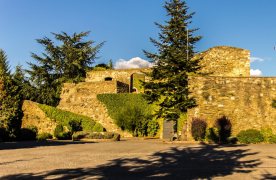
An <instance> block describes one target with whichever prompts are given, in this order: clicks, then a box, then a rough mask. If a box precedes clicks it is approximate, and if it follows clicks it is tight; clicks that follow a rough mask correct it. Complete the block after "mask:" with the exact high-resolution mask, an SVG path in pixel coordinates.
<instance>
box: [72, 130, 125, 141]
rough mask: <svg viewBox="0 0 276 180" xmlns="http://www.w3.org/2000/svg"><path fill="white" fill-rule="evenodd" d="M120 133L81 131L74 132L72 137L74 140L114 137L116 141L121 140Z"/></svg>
mask: <svg viewBox="0 0 276 180" xmlns="http://www.w3.org/2000/svg"><path fill="white" fill-rule="evenodd" d="M120 137H121V136H120V134H118V133H113V132H102V133H99V132H86V131H80V132H76V133H74V134H73V136H72V139H73V140H74V141H77V140H81V139H112V140H114V141H120Z"/></svg>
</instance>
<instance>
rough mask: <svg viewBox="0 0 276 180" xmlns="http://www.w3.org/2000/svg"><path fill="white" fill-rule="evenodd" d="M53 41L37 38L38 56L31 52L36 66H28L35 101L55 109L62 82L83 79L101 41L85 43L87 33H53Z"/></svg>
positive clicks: (90, 66) (101, 44)
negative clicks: (40, 49) (39, 52)
mask: <svg viewBox="0 0 276 180" xmlns="http://www.w3.org/2000/svg"><path fill="white" fill-rule="evenodd" d="M52 34H53V35H54V38H55V40H51V39H50V38H48V37H44V38H43V39H37V42H38V43H39V44H40V45H42V46H43V47H44V52H43V53H41V55H38V54H36V53H32V58H33V59H34V60H35V63H28V64H29V65H30V70H27V72H28V74H29V75H30V80H31V82H32V85H33V86H34V87H35V88H36V89H37V92H38V94H37V95H36V96H37V98H36V99H37V100H36V101H37V102H39V103H43V104H48V105H52V106H56V105H57V104H58V102H59V95H60V90H61V84H62V83H64V82H80V81H83V80H84V78H85V76H86V70H87V69H91V68H92V64H93V63H94V61H95V59H96V58H97V53H98V52H99V50H100V48H101V47H102V46H103V44H104V43H103V42H102V43H100V44H97V45H94V44H95V42H94V41H86V40H84V38H85V37H87V36H88V35H89V32H81V33H74V34H73V35H71V36H70V35H68V34H67V33H65V32H62V33H60V34H56V33H52Z"/></svg>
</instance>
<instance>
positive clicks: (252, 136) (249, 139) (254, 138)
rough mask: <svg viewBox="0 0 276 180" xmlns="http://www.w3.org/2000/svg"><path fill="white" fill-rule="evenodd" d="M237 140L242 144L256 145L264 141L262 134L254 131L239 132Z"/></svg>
mask: <svg viewBox="0 0 276 180" xmlns="http://www.w3.org/2000/svg"><path fill="white" fill-rule="evenodd" d="M237 139H238V141H239V142H240V143H244V144H257V143H261V142H264V140H265V139H264V136H263V135H262V133H261V132H260V131H258V130H256V129H247V130H243V131H241V132H239V134H238V135H237Z"/></svg>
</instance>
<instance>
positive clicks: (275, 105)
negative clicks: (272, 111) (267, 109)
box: [271, 100, 276, 108]
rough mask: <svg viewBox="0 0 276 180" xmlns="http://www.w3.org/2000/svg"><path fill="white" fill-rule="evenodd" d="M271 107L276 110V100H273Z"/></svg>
mask: <svg viewBox="0 0 276 180" xmlns="http://www.w3.org/2000/svg"><path fill="white" fill-rule="evenodd" d="M271 106H272V107H273V108H276V100H273V101H272V104H271Z"/></svg>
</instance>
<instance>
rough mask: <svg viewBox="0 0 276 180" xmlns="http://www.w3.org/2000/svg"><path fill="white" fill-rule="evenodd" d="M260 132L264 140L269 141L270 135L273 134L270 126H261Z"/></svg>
mask: <svg viewBox="0 0 276 180" xmlns="http://www.w3.org/2000/svg"><path fill="white" fill-rule="evenodd" d="M261 134H262V135H263V137H264V142H269V140H270V137H272V136H273V132H272V129H271V128H262V129H261Z"/></svg>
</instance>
